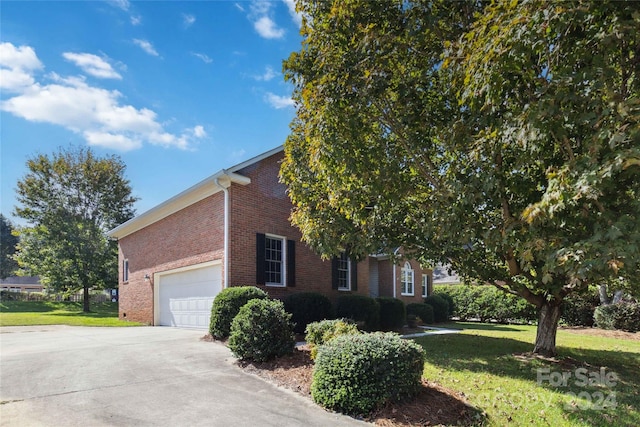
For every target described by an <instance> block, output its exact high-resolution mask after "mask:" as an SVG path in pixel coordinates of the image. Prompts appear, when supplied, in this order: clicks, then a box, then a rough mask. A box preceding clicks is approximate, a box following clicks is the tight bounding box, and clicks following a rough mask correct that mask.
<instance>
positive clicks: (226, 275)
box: [214, 169, 229, 288]
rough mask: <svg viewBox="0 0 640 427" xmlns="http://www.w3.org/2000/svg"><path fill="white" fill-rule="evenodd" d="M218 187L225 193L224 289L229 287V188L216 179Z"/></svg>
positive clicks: (223, 171) (225, 173)
mask: <svg viewBox="0 0 640 427" xmlns="http://www.w3.org/2000/svg"><path fill="white" fill-rule="evenodd" d="M222 173H223V174H224V175H225V176H227V171H226V170H224V169H223V170H222ZM214 182H215V183H216V185H217V186H218V187H220V189H221V190H222V192H223V193H224V248H223V250H222V252H223V253H222V256H223V258H224V261H223V263H224V267H223V268H224V285H223V288H228V287H229V188H228V186H227V187H225V186H224V185H222V184H220V178H219V177H218V178H216V179H215V181H214Z"/></svg>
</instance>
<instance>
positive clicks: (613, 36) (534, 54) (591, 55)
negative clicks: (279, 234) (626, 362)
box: [281, 0, 640, 355]
mask: <svg viewBox="0 0 640 427" xmlns="http://www.w3.org/2000/svg"><path fill="white" fill-rule="evenodd" d="M298 10H299V11H301V12H302V14H303V16H304V19H303V25H302V30H301V32H302V35H303V42H302V49H301V50H300V51H299V52H294V53H292V54H291V56H290V57H289V59H288V60H287V61H285V64H284V69H285V74H286V77H287V78H288V79H289V80H290V81H291V82H293V84H294V86H295V90H294V98H295V100H296V102H297V116H296V118H295V119H294V120H293V122H292V125H291V129H292V131H291V134H290V136H289V137H288V139H287V142H286V144H285V161H284V163H283V165H282V171H281V177H282V179H283V181H284V182H285V183H286V184H287V185H288V186H289V192H290V197H291V199H292V201H293V203H294V206H295V208H294V212H293V214H292V220H293V222H294V224H296V225H297V226H298V227H299V228H300V229H301V231H302V234H303V238H304V239H305V240H306V241H307V242H308V243H309V244H310V245H311V246H312V247H314V248H315V249H316V250H317V251H318V252H320V253H322V254H324V255H326V256H330V255H332V254H335V253H337V252H338V251H340V250H343V249H349V250H350V251H351V252H352V255H355V256H365V255H366V254H368V253H374V252H375V251H378V250H380V249H389V248H393V247H395V246H399V245H402V246H404V247H405V249H407V251H408V252H409V254H411V255H413V256H416V257H419V258H420V259H423V260H425V261H427V260H430V261H440V262H446V263H450V264H452V266H453V268H455V269H456V270H457V271H458V272H460V273H461V274H462V275H463V276H465V277H466V278H468V279H472V280H476V281H479V282H481V283H488V284H491V285H494V286H497V287H498V288H500V289H502V290H504V291H505V292H509V293H513V294H516V295H519V296H521V297H522V298H524V299H526V300H527V301H529V302H530V303H532V304H534V305H535V306H536V307H537V308H538V310H539V322H538V334H537V337H536V342H535V346H534V352H535V353H540V354H544V355H554V354H556V330H557V325H558V320H559V317H560V306H561V303H562V301H563V299H564V298H565V297H566V295H568V294H569V293H571V292H575V291H581V290H583V289H585V288H586V287H587V286H588V285H589V284H590V283H598V282H599V281H601V280H609V279H611V278H613V277H618V276H627V277H631V276H633V275H637V268H638V264H639V257H640V217H639V215H640V130H639V123H640V108H639V107H640V99H639V96H638V95H639V93H640V76H639V75H638V70H639V68H640V66H639V65H640V50H639V46H640V34H639V33H638V31H637V28H639V25H640V14H638V13H637V8H635V7H634V5H633V4H632V3H629V2H627V3H625V2H591V1H575V2H563V3H560V4H557V3H554V2H528V1H523V2H513V1H512V2H494V3H491V4H489V5H485V4H484V2H477V1H468V2H448V1H446V0H445V1H432V0H429V1H401V0H397V1H380V2H370V1H367V0H348V1H343V0H340V1H338V0H336V1H333V2H310V1H309V2H308V1H300V2H298Z"/></svg>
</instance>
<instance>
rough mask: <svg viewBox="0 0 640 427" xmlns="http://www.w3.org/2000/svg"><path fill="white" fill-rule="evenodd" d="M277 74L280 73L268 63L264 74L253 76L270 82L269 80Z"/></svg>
mask: <svg viewBox="0 0 640 427" xmlns="http://www.w3.org/2000/svg"><path fill="white" fill-rule="evenodd" d="M277 75H278V73H277V72H275V71H274V70H273V68H271V67H270V66H268V65H267V66H266V68H265V70H264V74H260V75H257V76H253V78H254V79H256V80H258V81H264V82H268V81H269V80H272V79H273V78H274V77H275V76H277Z"/></svg>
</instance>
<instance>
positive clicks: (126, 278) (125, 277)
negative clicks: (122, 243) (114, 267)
mask: <svg viewBox="0 0 640 427" xmlns="http://www.w3.org/2000/svg"><path fill="white" fill-rule="evenodd" d="M122 281H123V282H125V283H126V282H128V281H129V260H128V259H125V260H123V261H122Z"/></svg>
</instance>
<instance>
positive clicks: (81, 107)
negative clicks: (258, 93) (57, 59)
mask: <svg viewBox="0 0 640 427" xmlns="http://www.w3.org/2000/svg"><path fill="white" fill-rule="evenodd" d="M0 49H2V50H1V51H0V53H2V54H1V55H0V58H2V67H3V68H2V71H3V74H4V71H7V72H9V74H11V73H12V72H13V71H12V70H16V69H17V70H21V72H22V74H23V75H24V76H26V79H23V80H25V81H27V83H29V82H30V84H22V85H15V84H14V86H13V89H14V92H17V93H18V94H17V95H16V96H13V97H8V98H6V99H4V100H2V101H0V110H2V111H6V112H8V113H11V114H13V115H15V116H17V117H21V118H23V119H25V120H28V121H30V122H41V123H50V124H54V125H58V126H61V127H64V128H66V129H69V130H70V131H72V132H74V133H77V134H79V135H82V136H83V137H84V138H85V140H86V141H87V143H88V144H90V145H95V146H101V147H106V148H109V149H115V150H120V151H128V150H134V149H136V148H140V147H141V146H142V145H143V143H145V142H148V143H151V144H155V145H161V146H165V147H175V148H180V149H188V148H190V147H191V145H192V143H194V142H195V140H196V139H202V138H204V137H206V132H205V130H204V127H202V126H201V125H197V126H195V127H193V128H190V129H186V130H184V131H183V132H182V134H173V133H171V132H168V131H167V130H166V129H165V125H163V124H162V123H161V122H160V121H158V117H157V114H156V113H155V112H154V111H152V110H150V109H148V108H136V107H134V106H132V105H127V104H124V103H123V102H122V98H123V96H122V94H121V93H120V92H118V91H116V90H107V89H103V88H100V87H96V86H91V85H89V84H88V83H87V82H86V81H85V79H84V78H83V77H61V76H59V75H57V74H55V73H51V74H49V75H48V76H47V77H48V78H47V80H45V81H40V82H36V81H35V78H34V76H33V73H34V72H35V70H37V69H39V68H42V64H41V63H40V61H39V60H38V58H37V56H36V55H35V52H34V51H33V49H32V48H30V47H28V46H21V47H20V48H16V47H15V46H13V45H12V44H10V43H7V45H6V46H5V45H4V44H3V45H2V46H0ZM4 52H7V53H8V54H7V55H6V56H5V55H4ZM67 56H68V55H67ZM82 58H85V57H82ZM76 59H77V58H76ZM90 59H91V58H90ZM72 60H73V59H72ZM91 63H93V62H91ZM20 67H22V68H20ZM2 82H3V85H4V84H5V83H6V81H5V80H4V76H3V80H2Z"/></svg>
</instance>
